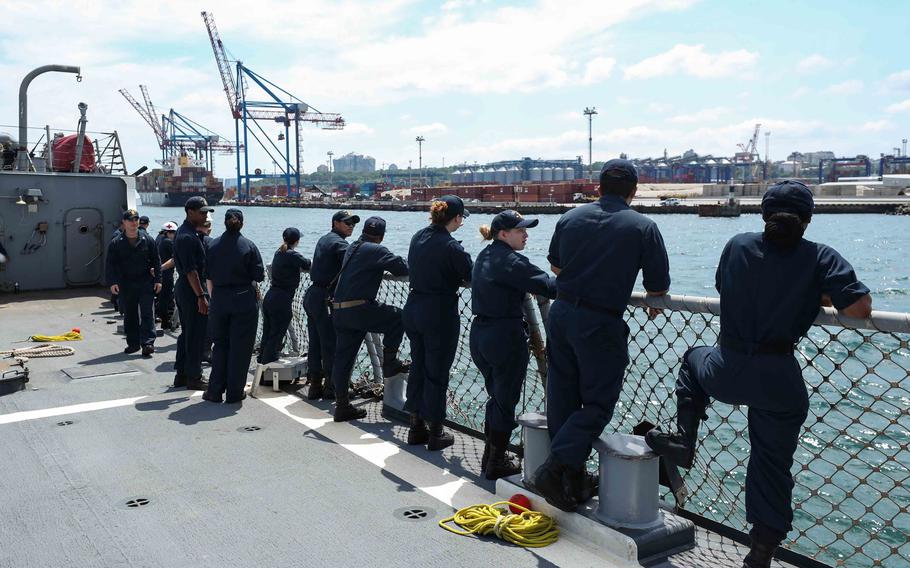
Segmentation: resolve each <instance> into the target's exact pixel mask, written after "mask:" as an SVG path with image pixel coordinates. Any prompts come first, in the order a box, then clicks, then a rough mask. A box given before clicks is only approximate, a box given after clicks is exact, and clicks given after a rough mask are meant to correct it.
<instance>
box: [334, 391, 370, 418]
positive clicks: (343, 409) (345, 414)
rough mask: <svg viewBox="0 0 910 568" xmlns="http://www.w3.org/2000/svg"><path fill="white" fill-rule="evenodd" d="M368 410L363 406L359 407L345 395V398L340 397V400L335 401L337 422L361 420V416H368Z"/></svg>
mask: <svg viewBox="0 0 910 568" xmlns="http://www.w3.org/2000/svg"><path fill="white" fill-rule="evenodd" d="M366 415H367V411H366V410H364V409H363V408H357V407H356V406H354V405H353V404H351V401H350V400H348V399H347V397H345V398H344V399H342V398H340V397H339V398H338V401H337V402H336V403H335V416H334V420H335V422H347V421H349V420H360V419H361V418H366Z"/></svg>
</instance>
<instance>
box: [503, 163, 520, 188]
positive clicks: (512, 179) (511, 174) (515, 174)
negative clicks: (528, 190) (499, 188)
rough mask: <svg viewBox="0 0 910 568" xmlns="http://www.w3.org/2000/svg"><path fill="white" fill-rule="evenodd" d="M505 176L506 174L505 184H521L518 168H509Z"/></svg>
mask: <svg viewBox="0 0 910 568" xmlns="http://www.w3.org/2000/svg"><path fill="white" fill-rule="evenodd" d="M506 174H507V177H506V179H507V180H508V181H507V183H509V184H516V183H521V168H519V167H518V166H512V167H511V168H509V170H508V171H507V172H506Z"/></svg>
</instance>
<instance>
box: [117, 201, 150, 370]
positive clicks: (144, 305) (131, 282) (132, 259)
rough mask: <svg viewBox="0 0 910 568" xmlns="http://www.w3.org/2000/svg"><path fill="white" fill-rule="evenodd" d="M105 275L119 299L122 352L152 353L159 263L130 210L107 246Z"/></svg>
mask: <svg viewBox="0 0 910 568" xmlns="http://www.w3.org/2000/svg"><path fill="white" fill-rule="evenodd" d="M105 264H106V272H105V274H106V276H107V284H108V286H110V288H111V293H112V294H116V295H118V296H119V299H120V307H121V308H122V309H123V328H124V331H125V332H126V349H124V350H123V352H124V353H135V352H137V351H139V350H140V349H141V350H142V355H143V357H151V355H152V353H154V352H155V315H154V312H153V309H154V305H155V294H157V293H158V292H159V291H160V290H161V260H160V259H159V257H158V249H157V248H156V247H155V241H154V240H153V239H152V237H150V236H149V235H148V233H146V232H145V231H141V230H139V215H138V214H137V213H136V211H135V210H134V209H129V210H127V211H126V212H125V213H124V214H123V232H122V233H120V235H119V236H118V237H117V238H115V239H114V240H112V241H111V242H110V244H108V247H107V259H106V261H105Z"/></svg>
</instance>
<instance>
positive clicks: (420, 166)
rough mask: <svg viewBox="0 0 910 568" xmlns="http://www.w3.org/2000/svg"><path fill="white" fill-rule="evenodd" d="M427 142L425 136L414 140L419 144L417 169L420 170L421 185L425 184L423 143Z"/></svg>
mask: <svg viewBox="0 0 910 568" xmlns="http://www.w3.org/2000/svg"><path fill="white" fill-rule="evenodd" d="M425 140H426V138H424V137H423V136H418V137H417V138H415V139H414V141H415V142H417V169H418V170H420V183H421V184H423V143H424V141H425Z"/></svg>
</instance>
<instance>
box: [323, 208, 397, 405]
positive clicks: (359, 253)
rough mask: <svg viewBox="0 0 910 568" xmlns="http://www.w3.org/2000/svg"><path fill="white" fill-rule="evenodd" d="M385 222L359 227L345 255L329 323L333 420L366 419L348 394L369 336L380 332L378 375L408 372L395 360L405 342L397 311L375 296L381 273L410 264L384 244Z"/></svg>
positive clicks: (368, 222) (372, 219) (373, 221)
mask: <svg viewBox="0 0 910 568" xmlns="http://www.w3.org/2000/svg"><path fill="white" fill-rule="evenodd" d="M384 236H385V220H383V219H382V218H381V217H370V218H369V219H367V220H366V221H364V223H363V233H362V234H361V235H360V239H358V240H357V241H356V242H355V243H354V244H352V245H351V247H350V248H349V249H348V251H347V252H346V253H345V255H344V262H343V264H342V266H341V271H340V272H339V274H338V278H337V285H336V287H335V293H334V297H333V298H332V323H333V325H334V326H335V336H336V337H337V340H336V344H335V361H334V363H333V366H332V381H333V383H334V385H335V422H344V421H347V420H353V419H355V418H363V417H364V416H366V410H364V409H362V408H355V407H354V406H353V405H352V404H351V401H350V398H349V396H348V387H349V383H350V381H351V371H352V370H353V368H354V361H355V360H356V359H357V352H358V351H360V344H361V343H362V342H363V339H364V337H366V334H367V333H368V332H374V333H382V334H383V337H382V346H383V349H382V374H383V376H385V377H392V376H395V375H397V374H398V373H405V372H407V371H408V365H406V364H405V363H402V362H401V361H400V360H399V359H398V348H399V347H400V346H401V340H402V339H403V338H404V324H403V323H402V321H401V308H397V307H395V306H388V305H385V304H379V303H377V302H376V294H377V293H378V292H379V285H380V284H381V283H382V276H383V274H384V273H385V272H389V273H391V274H392V275H393V276H407V274H408V263H407V261H405V259H403V258H401V257H400V256H398V255H396V254H392V252H391V251H389V249H387V248H385V247H384V246H382V244H381V243H382V239H383V237H384Z"/></svg>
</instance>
